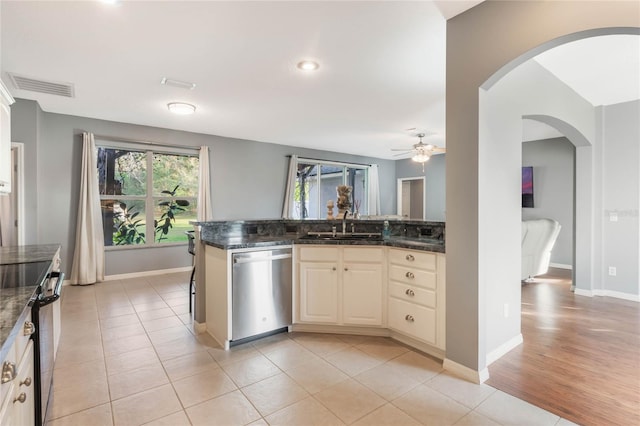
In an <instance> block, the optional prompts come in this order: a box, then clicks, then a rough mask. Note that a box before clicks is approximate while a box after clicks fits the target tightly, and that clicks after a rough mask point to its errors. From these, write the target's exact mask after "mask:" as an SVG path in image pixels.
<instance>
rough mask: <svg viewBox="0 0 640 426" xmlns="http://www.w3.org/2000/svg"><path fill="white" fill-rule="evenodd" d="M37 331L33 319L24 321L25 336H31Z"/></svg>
mask: <svg viewBox="0 0 640 426" xmlns="http://www.w3.org/2000/svg"><path fill="white" fill-rule="evenodd" d="M35 332H36V325H35V324H34V323H32V322H31V321H25V322H24V330H23V333H24V335H25V336H31V335H32V334H33V333H35Z"/></svg>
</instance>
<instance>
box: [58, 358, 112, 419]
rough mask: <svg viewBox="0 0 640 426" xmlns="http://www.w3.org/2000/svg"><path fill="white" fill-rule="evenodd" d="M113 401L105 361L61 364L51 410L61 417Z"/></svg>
mask: <svg viewBox="0 0 640 426" xmlns="http://www.w3.org/2000/svg"><path fill="white" fill-rule="evenodd" d="M107 402H109V386H108V384H107V375H106V373H105V369H104V362H103V361H101V360H100V361H90V362H84V363H81V364H76V365H72V366H69V367H65V368H57V369H55V370H54V374H53V392H52V396H51V397H50V400H49V408H48V410H47V414H48V416H49V418H50V419H52V420H53V419H57V418H59V417H64V416H67V415H69V414H73V413H77V412H79V411H82V410H86V409H88V408H91V407H95V406H97V405H101V404H104V403H107Z"/></svg>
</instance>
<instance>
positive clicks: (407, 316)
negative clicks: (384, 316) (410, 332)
mask: <svg viewBox="0 0 640 426" xmlns="http://www.w3.org/2000/svg"><path fill="white" fill-rule="evenodd" d="M404 319H405V320H407V321H409V322H414V321H415V319H414V318H413V316H411V315H409V314H407V315H406V316H405V317H404Z"/></svg>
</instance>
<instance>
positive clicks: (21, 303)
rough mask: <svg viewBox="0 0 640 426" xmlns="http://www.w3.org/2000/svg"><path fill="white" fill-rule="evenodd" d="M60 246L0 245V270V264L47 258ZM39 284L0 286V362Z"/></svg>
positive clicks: (24, 317) (22, 321) (17, 330)
mask: <svg viewBox="0 0 640 426" xmlns="http://www.w3.org/2000/svg"><path fill="white" fill-rule="evenodd" d="M59 248H60V245H58V244H41V245H27V246H13V247H0V273H2V265H8V264H14V263H31V262H43V261H51V260H52V259H53V256H54V255H55V254H56V252H57V251H58V249H59ZM37 284H39V283H35V282H34V283H33V285H30V283H23V285H21V286H19V287H15V288H0V362H3V361H4V359H5V357H6V354H7V352H8V351H9V348H10V347H11V345H12V344H13V342H14V340H15V337H16V335H17V334H18V333H19V332H20V331H21V330H22V324H24V321H25V320H26V318H27V316H28V314H29V312H30V311H31V307H30V306H29V301H30V300H31V299H32V297H33V296H34V293H35V291H36V289H37V288H38V285H37Z"/></svg>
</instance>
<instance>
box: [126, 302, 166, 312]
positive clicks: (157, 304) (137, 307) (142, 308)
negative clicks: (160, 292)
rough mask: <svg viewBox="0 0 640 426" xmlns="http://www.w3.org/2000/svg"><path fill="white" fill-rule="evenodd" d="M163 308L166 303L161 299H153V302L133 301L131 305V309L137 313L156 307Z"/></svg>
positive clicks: (155, 308) (152, 309)
mask: <svg viewBox="0 0 640 426" xmlns="http://www.w3.org/2000/svg"><path fill="white" fill-rule="evenodd" d="M164 308H167V304H166V303H165V302H164V300H162V299H160V300H157V301H153V302H146V303H138V304H135V303H134V305H133V309H135V310H136V312H138V313H140V312H146V311H154V310H157V309H164Z"/></svg>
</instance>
